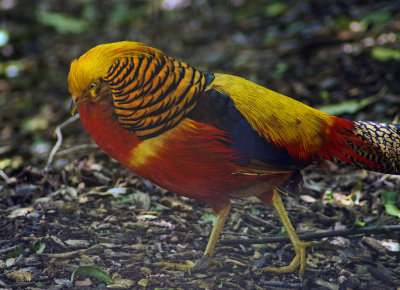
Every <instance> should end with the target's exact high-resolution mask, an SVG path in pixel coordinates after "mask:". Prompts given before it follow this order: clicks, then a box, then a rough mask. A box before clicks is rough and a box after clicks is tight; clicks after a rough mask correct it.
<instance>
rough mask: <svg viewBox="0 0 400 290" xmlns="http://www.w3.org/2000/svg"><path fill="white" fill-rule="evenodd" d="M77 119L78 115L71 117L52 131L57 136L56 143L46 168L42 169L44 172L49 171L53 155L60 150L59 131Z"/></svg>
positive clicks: (60, 135)
mask: <svg viewBox="0 0 400 290" xmlns="http://www.w3.org/2000/svg"><path fill="white" fill-rule="evenodd" d="M78 119H79V114H76V115H75V116H73V117H71V118H69V119H68V120H66V121H65V122H63V123H62V124H61V125H58V126H57V128H56V129H55V130H54V132H55V133H56V135H57V142H56V144H55V145H54V147H53V149H52V150H51V152H50V155H49V159H47V163H46V167H45V168H44V169H45V170H47V169H49V166H50V164H51V162H53V159H54V155H55V154H56V152H57V150H58V149H59V148H60V146H61V144H62V133H61V129H62V128H64V127H65V126H68V125H69V124H71V123H72V122H74V121H76V120H78Z"/></svg>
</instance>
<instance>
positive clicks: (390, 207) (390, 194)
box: [381, 190, 400, 218]
mask: <svg viewBox="0 0 400 290" xmlns="http://www.w3.org/2000/svg"><path fill="white" fill-rule="evenodd" d="M397 200H398V193H397V192H394V191H387V190H383V191H382V194H381V201H382V202H383V204H384V205H385V209H386V213H387V214H388V215H392V216H396V217H398V218H400V209H399V208H398V207H397V206H396V202H397Z"/></svg>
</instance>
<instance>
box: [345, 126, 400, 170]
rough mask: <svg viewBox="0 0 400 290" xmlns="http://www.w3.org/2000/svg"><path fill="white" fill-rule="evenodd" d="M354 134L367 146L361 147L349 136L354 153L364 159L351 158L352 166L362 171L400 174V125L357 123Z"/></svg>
mask: <svg viewBox="0 0 400 290" xmlns="http://www.w3.org/2000/svg"><path fill="white" fill-rule="evenodd" d="M352 133H353V134H354V135H355V136H356V137H358V138H359V139H361V140H362V141H363V143H364V144H366V145H367V146H360V144H357V143H359V142H357V141H355V139H353V138H351V136H349V138H348V142H349V143H350V144H351V146H352V149H353V151H354V152H355V153H356V154H357V155H359V156H361V157H362V158H359V157H358V158H353V157H349V159H351V161H352V164H354V165H355V166H356V167H358V168H360V169H366V170H371V171H377V172H381V173H388V174H400V125H395V124H385V123H375V122H362V121H357V122H354V128H353V132H352ZM358 138H357V139H358ZM363 160H364V161H363ZM365 160H368V161H369V162H365Z"/></svg>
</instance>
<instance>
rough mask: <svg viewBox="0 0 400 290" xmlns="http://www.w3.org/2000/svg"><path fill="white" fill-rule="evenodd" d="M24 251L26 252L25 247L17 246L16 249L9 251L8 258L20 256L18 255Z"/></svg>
mask: <svg viewBox="0 0 400 290" xmlns="http://www.w3.org/2000/svg"><path fill="white" fill-rule="evenodd" d="M23 252H24V249H23V248H21V247H20V246H17V247H16V248H15V250H14V251H12V252H9V253H8V254H7V255H6V258H7V259H8V258H15V257H18V256H19V255H21V254H22V253H23Z"/></svg>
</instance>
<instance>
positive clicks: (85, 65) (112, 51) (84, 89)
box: [68, 41, 162, 115]
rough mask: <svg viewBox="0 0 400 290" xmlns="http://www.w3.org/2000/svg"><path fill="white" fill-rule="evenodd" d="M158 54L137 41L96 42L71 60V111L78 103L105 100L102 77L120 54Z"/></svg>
mask: <svg viewBox="0 0 400 290" xmlns="http://www.w3.org/2000/svg"><path fill="white" fill-rule="evenodd" d="M156 54H162V52H161V51H159V50H157V49H155V48H152V47H147V46H144V45H143V44H141V43H138V42H130V41H122V42H115V43H108V44H102V45H98V46H96V47H94V48H92V49H91V50H89V51H88V52H86V53H85V54H83V55H82V56H81V57H80V58H78V59H75V60H74V61H72V63H71V68H70V71H69V75H68V85H69V86H68V90H69V92H70V93H71V94H72V102H71V108H70V109H71V114H73V115H74V114H75V112H76V110H77V108H78V107H79V105H80V104H84V103H97V102H101V101H109V100H110V98H111V90H110V88H109V86H108V84H107V83H106V82H105V81H104V80H103V77H104V76H105V75H106V74H107V72H108V70H109V69H110V67H111V66H112V65H113V63H114V62H115V61H117V60H118V59H120V58H124V57H134V56H139V55H156Z"/></svg>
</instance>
